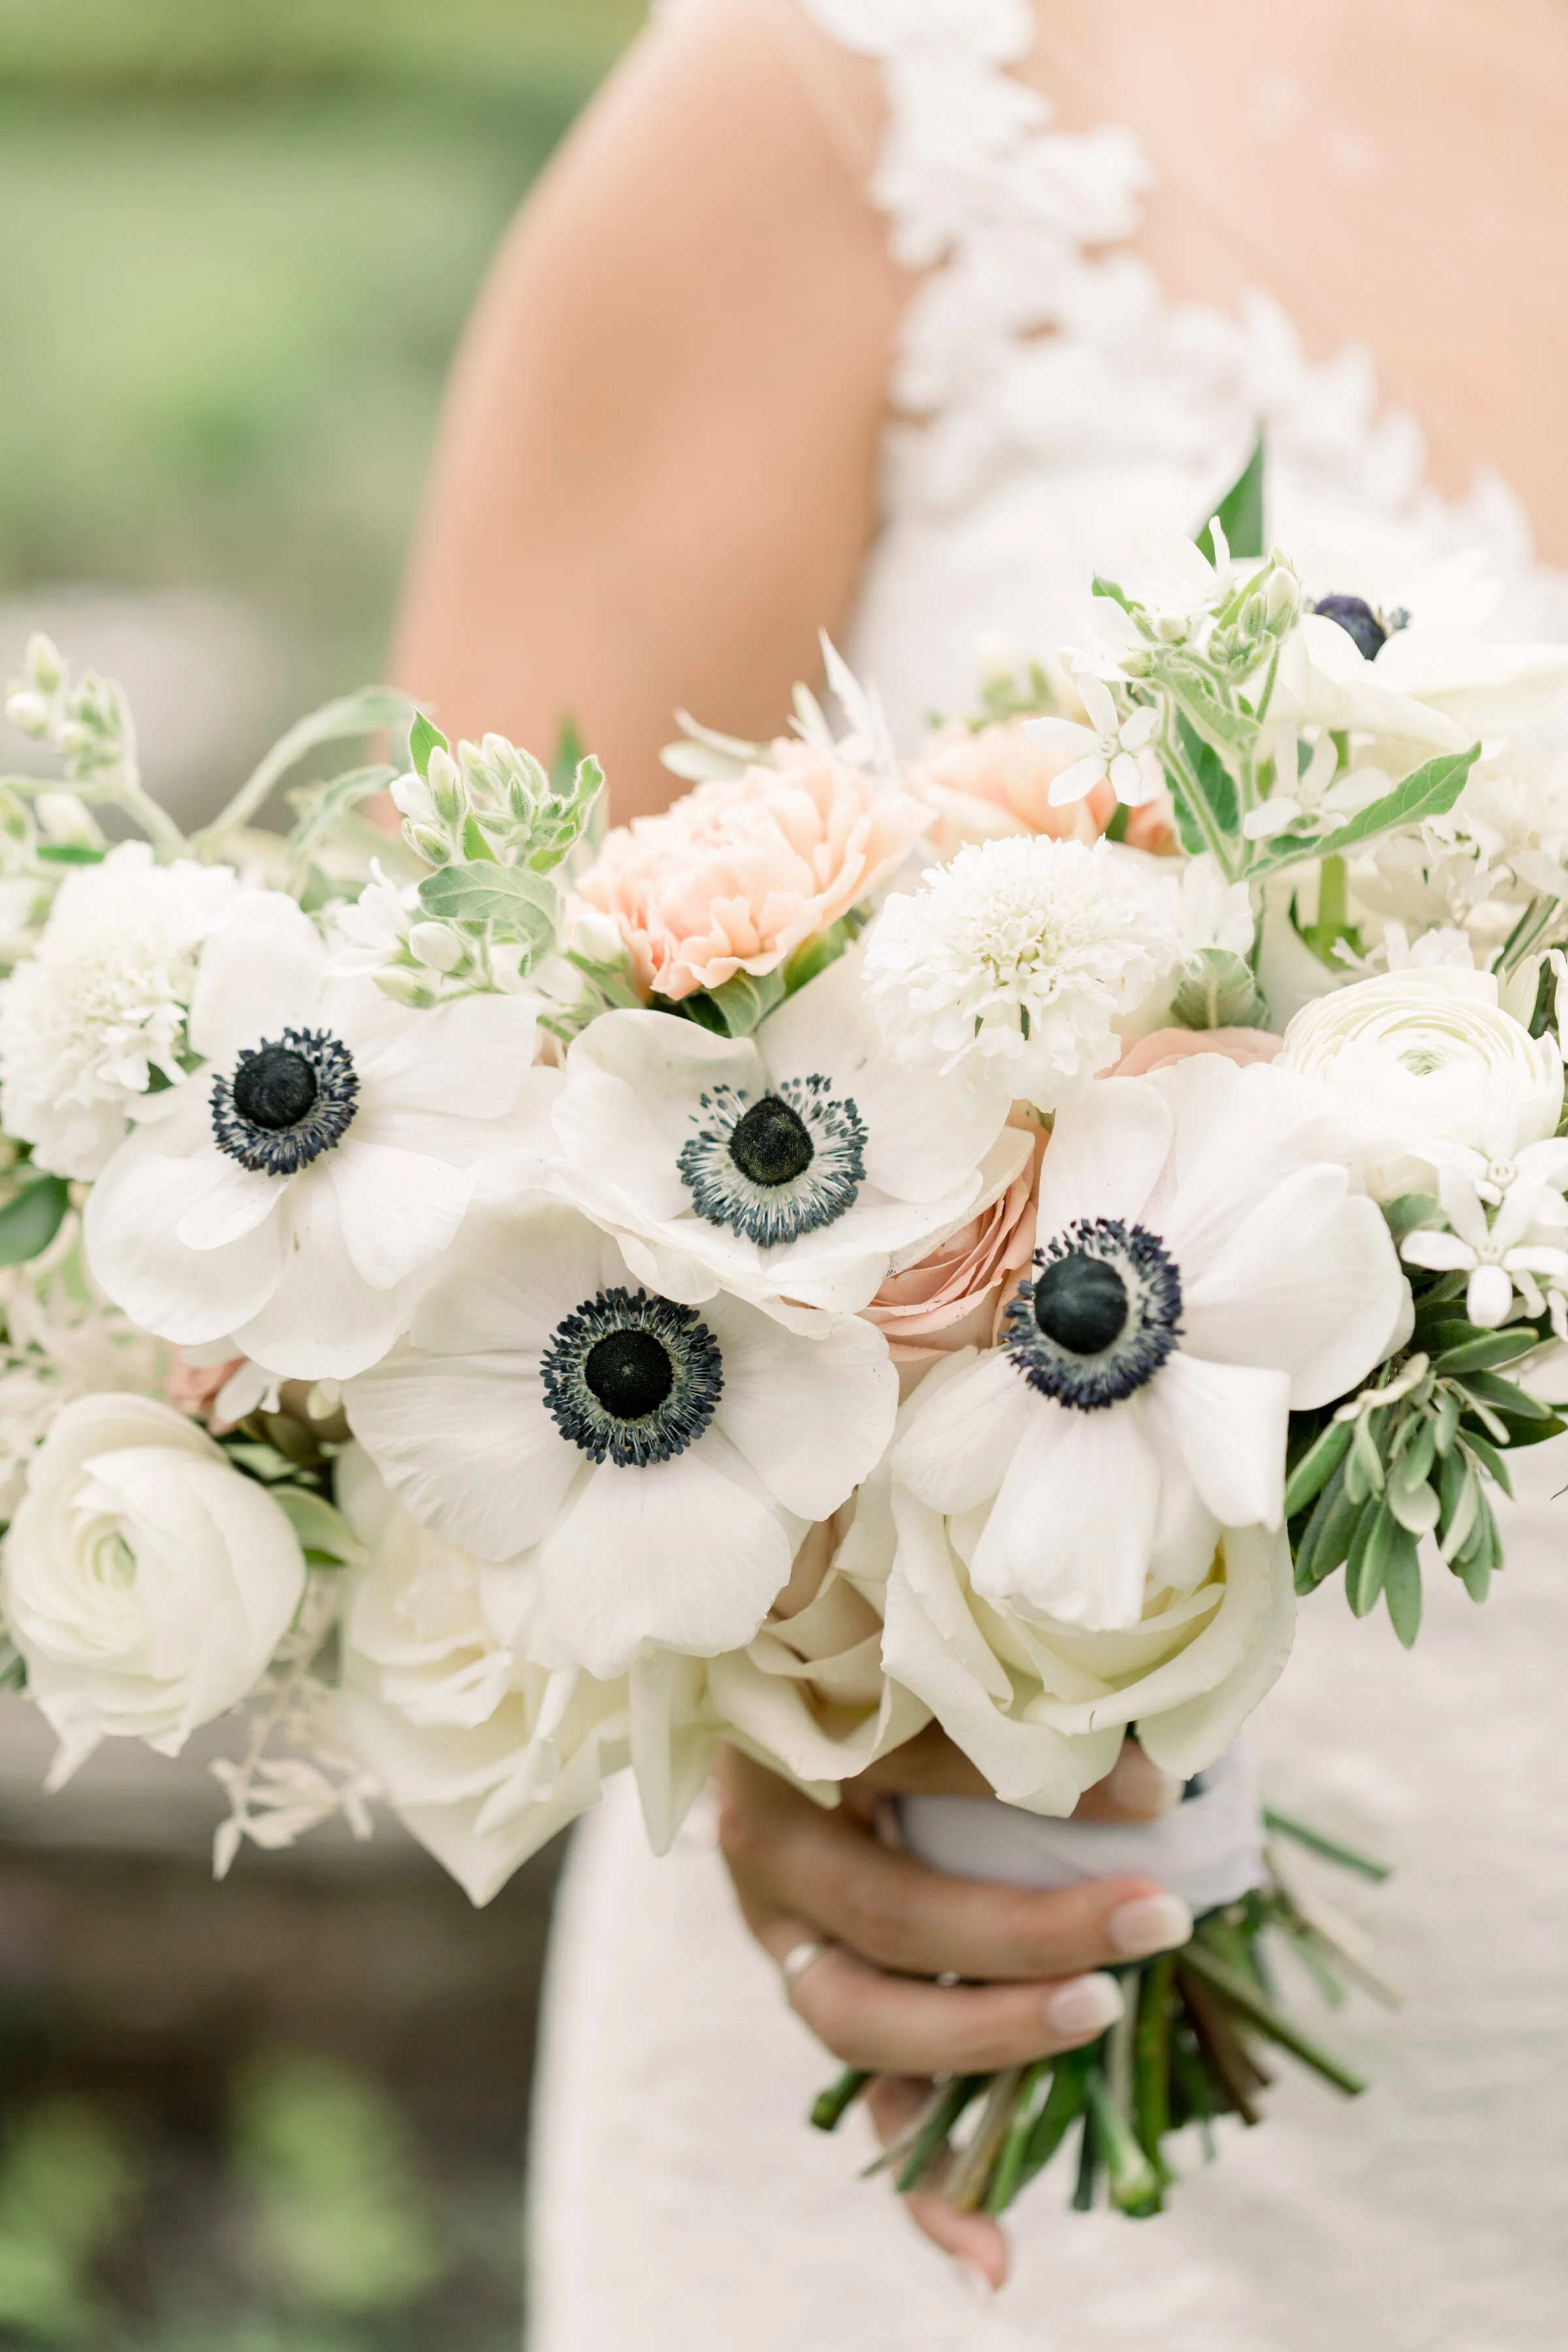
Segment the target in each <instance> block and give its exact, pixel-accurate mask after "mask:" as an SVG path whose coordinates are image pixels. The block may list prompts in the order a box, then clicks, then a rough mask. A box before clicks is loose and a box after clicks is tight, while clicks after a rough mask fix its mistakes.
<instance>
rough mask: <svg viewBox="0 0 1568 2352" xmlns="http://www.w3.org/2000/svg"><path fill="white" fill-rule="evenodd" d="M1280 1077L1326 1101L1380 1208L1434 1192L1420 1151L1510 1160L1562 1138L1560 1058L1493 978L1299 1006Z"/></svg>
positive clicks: (1385, 987)
mask: <svg viewBox="0 0 1568 2352" xmlns="http://www.w3.org/2000/svg"><path fill="white" fill-rule="evenodd" d="M1278 1066H1283V1067H1285V1068H1287V1069H1292V1070H1296V1071H1299V1072H1300V1075H1301V1076H1303V1077H1306V1078H1311V1079H1313V1080H1315V1081H1316V1083H1317V1084H1318V1085H1319V1086H1321V1087H1323V1088H1324V1089H1325V1090H1326V1091H1327V1093H1328V1094H1329V1095H1331V1097H1332V1098H1333V1100H1334V1102H1335V1103H1336V1104H1337V1106H1338V1107H1339V1108H1340V1109H1341V1110H1342V1112H1343V1113H1344V1115H1345V1117H1346V1118H1347V1119H1348V1120H1349V1121H1350V1123H1351V1125H1352V1129H1353V1130H1354V1132H1355V1134H1356V1136H1357V1138H1358V1139H1359V1142H1360V1147H1361V1151H1362V1157H1363V1167H1364V1171H1365V1175H1366V1185H1367V1190H1368V1192H1371V1193H1372V1195H1373V1198H1374V1199H1375V1200H1382V1201H1388V1200H1393V1199H1394V1198H1395V1196H1396V1195H1397V1194H1399V1193H1401V1192H1426V1191H1431V1190H1433V1189H1435V1182H1436V1176H1435V1171H1434V1169H1433V1166H1432V1162H1431V1160H1430V1159H1429V1158H1427V1157H1426V1150H1425V1147H1426V1146H1427V1145H1428V1144H1431V1143H1458V1144H1465V1145H1468V1146H1469V1147H1471V1148H1472V1149H1475V1150H1484V1151H1486V1152H1487V1153H1488V1154H1489V1157H1493V1158H1507V1157H1511V1155H1512V1154H1513V1153H1514V1152H1516V1151H1518V1150H1522V1149H1523V1147H1524V1146H1525V1145H1526V1144H1528V1143H1539V1142H1540V1141H1541V1140H1542V1139H1543V1138H1544V1137H1546V1136H1549V1135H1552V1134H1554V1133H1555V1132H1556V1128H1557V1121H1558V1118H1559V1116H1560V1114H1561V1112H1562V1108H1563V1057H1562V1055H1561V1054H1560V1053H1559V1051H1558V1049H1557V1046H1556V1045H1555V1044H1554V1043H1553V1041H1552V1038H1551V1037H1550V1036H1545V1037H1531V1034H1530V1032H1529V1030H1528V1029H1527V1028H1525V1026H1524V1025H1523V1024H1522V1023H1521V1022H1519V1021H1516V1020H1514V1018H1513V1017H1512V1015H1511V1014H1510V1013H1506V1012H1504V1010H1503V1009H1502V1007H1501V1005H1500V1003H1499V1001H1498V983H1497V981H1496V979H1495V978H1494V977H1493V975H1492V974H1491V973H1490V972H1487V971H1459V970H1458V969H1457V968H1455V967H1452V966H1448V965H1436V966H1428V967H1425V968H1422V969H1418V970H1417V969H1412V968H1406V969H1405V971H1397V972H1389V973H1387V974H1386V975H1385V976H1384V977H1383V978H1381V979H1378V980H1363V981H1359V982H1356V983H1355V985H1354V986H1353V987H1351V988H1342V989H1338V990H1336V991H1335V992H1334V993H1333V994H1332V995H1331V996H1324V997H1320V998H1319V999H1318V1001H1317V1002H1316V1003H1312V1004H1308V1005H1304V1006H1303V1007H1302V1009H1301V1011H1300V1013H1297V1014H1296V1016H1295V1018H1294V1019H1293V1020H1292V1021H1291V1023H1290V1025H1289V1028H1288V1029H1287V1030H1286V1032H1285V1044H1284V1047H1283V1050H1282V1051H1281V1053H1280V1055H1279V1065H1278Z"/></svg>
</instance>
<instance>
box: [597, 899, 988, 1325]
mask: <svg viewBox="0 0 1568 2352" xmlns="http://www.w3.org/2000/svg"><path fill="white" fill-rule="evenodd" d="M896 903H899V904H902V903H904V902H903V901H899V902H896ZM1009 1099H1010V1088H1009V1087H1008V1085H1007V1084H1006V1082H1005V1080H1004V1079H999V1078H998V1077H997V1076H995V1075H994V1074H991V1073H986V1074H985V1077H984V1083H982V1084H981V1085H980V1086H978V1087H973V1088H968V1089H962V1088H960V1087H956V1086H953V1085H950V1084H944V1083H943V1082H942V1080H941V1079H940V1078H936V1077H933V1076H932V1075H931V1073H930V1072H929V1071H927V1070H925V1069H923V1068H921V1069H915V1070H910V1069H906V1068H904V1067H902V1066H900V1064H899V1062H898V1061H896V1060H895V1059H894V1057H893V1056H892V1055H890V1054H889V1052H888V1051H887V1049H886V1047H885V1046H884V1045H883V1044H882V1041H881V1038H880V1036H879V1034H878V1028H877V1023H876V1019H875V1017H874V1015H873V1014H872V1013H871V1012H870V1010H869V1008H868V1003H867V1001H866V990H865V985H864V981H863V959H862V955H861V952H860V951H859V950H851V952H850V953H849V954H847V955H844V956H840V957H839V959H838V960H837V962H835V963H832V964H830V965H829V966H828V968H827V970H826V971H824V972H821V973H819V974H818V975H817V977H816V979H815V980H813V981H810V982H807V984H806V986H805V988H802V989H798V990H797V991H796V992H795V994H794V995H793V996H790V997H786V998H785V1000H784V1003H783V1004H781V1005H780V1006H779V1007H778V1009H777V1011H776V1012H774V1013H770V1014H769V1015H768V1017H767V1019H766V1020H765V1021H763V1023H761V1024H760V1025H759V1026H758V1028H757V1029H756V1030H755V1032H754V1033H753V1034H752V1035H751V1036H750V1037H715V1036H714V1035H712V1034H710V1032H709V1031H708V1030H706V1029H702V1028H700V1027H699V1026H698V1024H696V1023H695V1022H690V1021H682V1020H679V1019H677V1018H675V1017H674V1016H672V1015H671V1014H669V1013H652V1012H647V1013H645V1012H631V1011H627V1012H616V1013H605V1014H604V1015H603V1016H602V1017H601V1018H600V1019H599V1020H597V1021H595V1022H594V1023H593V1024H591V1025H590V1027H589V1028H587V1029H586V1030H585V1031H584V1033H583V1034H582V1035H581V1036H580V1037H578V1038H577V1039H576V1040H575V1041H574V1044H573V1046H572V1050H571V1053H570V1055H568V1058H567V1064H566V1084H565V1087H564V1088H563V1091H562V1093H561V1096H560V1097H559V1099H558V1100H557V1102H556V1105H555V1130H556V1133H557V1136H558V1137H559V1139H560V1143H561V1149H562V1152H563V1157H564V1160H565V1180H566V1181H567V1182H568V1184H569V1185H570V1189H571V1193H572V1197H573V1198H574V1200H576V1201H578V1202H581V1203H582V1205H583V1206H584V1208H585V1209H586V1210H587V1211H588V1213H589V1214H590V1215H591V1216H592V1217H594V1218H595V1219H596V1220H597V1222H598V1223H601V1224H603V1225H605V1226H607V1227H609V1228H610V1229H611V1230H612V1231H613V1232H614V1233H615V1234H616V1236H617V1238H618V1239H619V1241H620V1244H621V1247H622V1249H623V1250H624V1251H625V1253H626V1259H627V1263H628V1264H629V1265H631V1266H632V1267H633V1268H634V1269H635V1271H636V1273H637V1278H638V1279H639V1280H640V1281H645V1282H647V1283H649V1284H650V1285H652V1286H654V1287H656V1288H657V1289H658V1290H660V1291H662V1292H663V1293H664V1295H665V1296H666V1297H670V1298H679V1299H684V1300H686V1301H687V1302H688V1303H689V1304H691V1305H698V1304H700V1302H701V1301H702V1300H703V1299H705V1298H710V1297H712V1296H713V1294H714V1292H715V1291H718V1290H721V1289H724V1290H732V1291H736V1292H739V1293H740V1294H742V1296H743V1297H749V1298H755V1299H758V1300H761V1301H763V1302H764V1303H769V1304H776V1303H778V1302H781V1301H795V1302H799V1303H801V1304H803V1305H804V1306H805V1307H820V1308H826V1309H828V1310H831V1311H835V1312H841V1313H851V1314H852V1313H855V1312H857V1311H858V1309H859V1308H860V1307H864V1306H866V1305H867V1304H868V1302H869V1300H870V1299H872V1298H873V1297H875V1296H876V1293H877V1291H878V1289H879V1287H880V1286H881V1284H882V1282H883V1281H884V1279H885V1278H886V1276H887V1275H888V1272H889V1267H890V1265H891V1264H892V1263H893V1260H894V1258H895V1256H901V1257H902V1258H903V1259H904V1260H905V1262H912V1261H913V1260H914V1259H916V1258H918V1257H920V1256H921V1255H922V1254H923V1252H924V1251H925V1249H926V1248H927V1247H928V1246H929V1245H930V1244H931V1243H932V1242H933V1241H935V1240H937V1239H938V1238H939V1237H940V1236H941V1235H942V1234H947V1233H951V1232H952V1229H953V1228H954V1227H955V1226H957V1225H960V1224H962V1223H963V1220H964V1219H965V1217H967V1216H968V1215H969V1214H970V1213H972V1211H973V1208H974V1207H975V1205H976V1203H977V1202H979V1201H981V1200H982V1199H989V1198H991V1197H993V1192H994V1189H1000V1190H1004V1191H1005V1188H1006V1186H1007V1184H1008V1182H1009V1181H1011V1179H1012V1178H1013V1176H1014V1175H1016V1172H1017V1171H1018V1169H1019V1168H1020V1167H1021V1166H1022V1165H1023V1163H1024V1161H1025V1160H1026V1158H1027V1156H1028V1143H1027V1139H1026V1138H1025V1137H1023V1136H1021V1135H1018V1134H1016V1133H1015V1132H1013V1131H1011V1130H1009V1129H1006V1128H1005V1121H1006V1118H1007V1111H1008V1106H1009Z"/></svg>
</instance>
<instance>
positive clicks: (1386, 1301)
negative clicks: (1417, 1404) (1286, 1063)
mask: <svg viewBox="0 0 1568 2352" xmlns="http://www.w3.org/2000/svg"><path fill="white" fill-rule="evenodd" d="M1404 1290H1405V1277H1404V1276H1403V1275H1402V1274H1401V1273H1400V1271H1399V1260H1398V1258H1397V1256H1396V1255H1395V1254H1394V1244H1393V1243H1392V1242H1391V1241H1390V1239H1389V1234H1388V1227H1387V1225H1386V1224H1385V1223H1384V1219H1383V1215H1382V1213H1381V1211H1380V1210H1379V1209H1378V1208H1377V1207H1376V1205H1375V1203H1374V1202H1371V1201H1369V1200H1367V1199H1365V1198H1364V1196H1363V1195H1361V1194H1352V1192H1350V1190H1349V1180H1348V1178H1347V1176H1346V1174H1345V1171H1343V1169H1342V1168H1332V1167H1328V1168H1304V1169H1302V1170H1301V1171H1300V1173H1299V1174H1298V1175H1296V1176H1294V1177H1292V1178H1290V1179H1289V1181H1288V1182H1286V1183H1284V1184H1281V1185H1280V1186H1279V1190H1278V1191H1277V1192H1272V1193H1270V1194H1269V1196H1268V1200H1266V1201H1263V1202H1259V1204H1258V1207H1257V1208H1256V1209H1254V1210H1253V1212H1252V1213H1251V1214H1250V1216H1248V1217H1246V1218H1244V1219H1243V1221H1242V1223H1241V1224H1240V1226H1239V1227H1238V1228H1237V1231H1236V1233H1235V1234H1232V1236H1231V1238H1230V1240H1229V1241H1228V1242H1227V1243H1226V1244H1225V1246H1224V1247H1223V1248H1222V1249H1221V1250H1220V1252H1219V1253H1218V1255H1217V1256H1215V1258H1214V1259H1213V1260H1212V1261H1211V1262H1210V1264H1209V1265H1208V1266H1207V1267H1206V1269H1205V1271H1204V1272H1203V1273H1202V1274H1201V1275H1200V1276H1199V1277H1198V1279H1197V1280H1196V1281H1195V1282H1194V1283H1191V1284H1184V1286H1183V1297H1182V1332H1183V1345H1184V1348H1185V1349H1186V1350H1187V1352H1188V1353H1190V1354H1192V1355H1195V1356H1205V1357H1210V1358H1215V1359H1217V1360H1219V1361H1221V1362H1223V1363H1233V1364H1259V1365H1269V1366H1272V1367H1274V1368H1275V1369H1277V1370H1282V1371H1285V1372H1288V1373H1289V1376H1290V1384H1291V1385H1290V1402H1291V1403H1292V1405H1294V1406H1295V1407H1297V1409H1298V1410H1300V1409H1303V1408H1306V1407H1309V1406H1311V1405H1319V1404H1327V1403H1328V1402H1330V1401H1331V1399H1332V1398H1334V1397H1338V1396H1342V1395H1343V1394H1344V1393H1345V1391H1346V1390H1347V1389H1352V1388H1356V1387H1359V1385H1360V1384H1361V1382H1362V1381H1363V1380H1364V1379H1365V1378H1366V1376H1367V1374H1368V1373H1369V1372H1370V1371H1371V1370H1372V1368H1373V1365H1374V1364H1375V1363H1376V1362H1377V1361H1378V1360H1379V1358H1380V1356H1381V1355H1382V1352H1383V1349H1384V1346H1385V1345H1386V1343H1387V1339H1388V1335H1389V1333H1390V1331H1391V1330H1392V1329H1393V1328H1394V1319H1395V1318H1396V1316H1397V1315H1398V1312H1399V1308H1400V1304H1401V1300H1402V1297H1403V1293H1404ZM1232 1524H1233V1525H1234V1524H1235V1522H1232Z"/></svg>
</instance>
